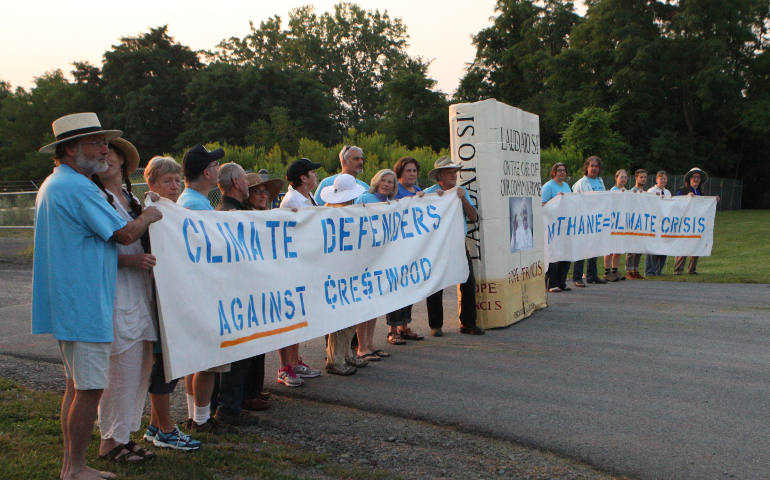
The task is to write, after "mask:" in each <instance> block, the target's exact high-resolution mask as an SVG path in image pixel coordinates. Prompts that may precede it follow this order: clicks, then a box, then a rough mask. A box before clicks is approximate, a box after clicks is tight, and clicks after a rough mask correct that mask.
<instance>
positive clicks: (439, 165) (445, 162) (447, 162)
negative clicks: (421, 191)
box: [428, 156, 463, 181]
mask: <svg viewBox="0 0 770 480" xmlns="http://www.w3.org/2000/svg"><path fill="white" fill-rule="evenodd" d="M450 168H451V169H453V170H460V169H461V168H463V167H462V166H461V165H458V164H456V163H454V162H452V160H451V159H450V158H449V157H446V156H444V157H441V158H439V159H438V160H436V161H435V162H434V163H433V170H431V171H430V172H429V173H428V176H429V177H430V178H432V179H433V180H436V181H438V178H437V177H436V175H437V174H438V172H439V170H447V169H450Z"/></svg>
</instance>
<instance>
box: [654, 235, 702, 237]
mask: <svg viewBox="0 0 770 480" xmlns="http://www.w3.org/2000/svg"><path fill="white" fill-rule="evenodd" d="M661 237H663V238H701V236H700V235H661Z"/></svg>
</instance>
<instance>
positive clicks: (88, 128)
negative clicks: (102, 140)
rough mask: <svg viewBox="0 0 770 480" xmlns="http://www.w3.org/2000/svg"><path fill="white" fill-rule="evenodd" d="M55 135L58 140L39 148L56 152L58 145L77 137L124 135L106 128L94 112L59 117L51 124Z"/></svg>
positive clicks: (108, 139)
mask: <svg viewBox="0 0 770 480" xmlns="http://www.w3.org/2000/svg"><path fill="white" fill-rule="evenodd" d="M51 128H52V129H53V136H54V137H55V138H56V141H55V142H53V143H49V144H48V145H46V146H44V147H40V150H38V151H39V152H40V153H48V154H53V153H56V145H58V144H60V143H64V142H68V141H70V140H73V139H75V138H80V137H87V136H89V135H104V136H105V137H106V138H107V141H108V142H109V141H111V140H112V139H114V138H117V137H119V136H121V135H123V132H122V131H120V130H104V129H103V128H102V124H101V123H99V117H97V116H96V114H95V113H93V112H85V113H71V114H69V115H65V116H63V117H60V118H57V119H56V120H54V121H53V123H52V124H51Z"/></svg>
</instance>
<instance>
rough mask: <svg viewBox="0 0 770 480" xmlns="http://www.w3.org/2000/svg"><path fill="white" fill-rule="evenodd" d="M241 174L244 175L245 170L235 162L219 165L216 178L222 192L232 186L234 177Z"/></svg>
mask: <svg viewBox="0 0 770 480" xmlns="http://www.w3.org/2000/svg"><path fill="white" fill-rule="evenodd" d="M241 175H246V170H244V169H243V167H241V166H240V165H238V164H237V163H235V162H229V163H225V164H224V165H222V166H221V167H219V178H218V179H217V185H219V189H220V190H222V192H226V191H228V190H230V189H231V188H233V185H234V184H235V179H236V178H238V177H240V176H241Z"/></svg>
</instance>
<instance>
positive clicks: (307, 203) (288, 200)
mask: <svg viewBox="0 0 770 480" xmlns="http://www.w3.org/2000/svg"><path fill="white" fill-rule="evenodd" d="M313 206H315V204H314V203H313V201H312V200H310V198H308V197H306V196H304V195H302V194H301V193H300V192H298V191H297V190H294V188H293V187H292V186H291V185H289V189H288V190H286V195H284V196H283V199H282V200H281V205H279V207H280V208H296V209H297V210H299V209H300V208H307V207H313Z"/></svg>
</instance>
